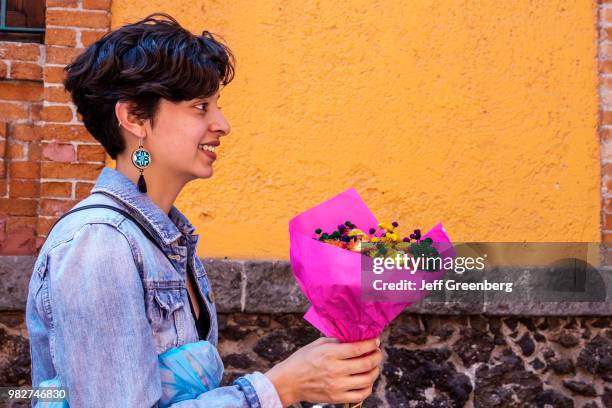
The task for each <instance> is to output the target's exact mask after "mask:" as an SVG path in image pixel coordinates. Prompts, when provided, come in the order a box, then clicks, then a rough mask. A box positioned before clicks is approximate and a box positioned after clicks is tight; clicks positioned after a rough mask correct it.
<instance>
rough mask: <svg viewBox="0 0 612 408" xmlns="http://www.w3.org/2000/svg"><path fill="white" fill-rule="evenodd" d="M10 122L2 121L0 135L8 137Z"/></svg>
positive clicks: (0, 122)
mask: <svg viewBox="0 0 612 408" xmlns="http://www.w3.org/2000/svg"><path fill="white" fill-rule="evenodd" d="M7 130H8V123H7V122H3V121H0V137H6V135H8V131H7Z"/></svg>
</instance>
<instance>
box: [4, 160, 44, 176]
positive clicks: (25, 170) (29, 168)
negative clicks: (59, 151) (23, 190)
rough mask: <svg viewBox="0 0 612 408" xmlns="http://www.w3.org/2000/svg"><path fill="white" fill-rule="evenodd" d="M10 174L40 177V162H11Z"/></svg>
mask: <svg viewBox="0 0 612 408" xmlns="http://www.w3.org/2000/svg"><path fill="white" fill-rule="evenodd" d="M9 174H10V175H11V178H23V179H30V180H32V179H38V178H39V177H40V164H39V163H31V162H10V163H9Z"/></svg>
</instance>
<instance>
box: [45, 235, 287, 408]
mask: <svg viewBox="0 0 612 408" xmlns="http://www.w3.org/2000/svg"><path fill="white" fill-rule="evenodd" d="M48 259H49V264H48V265H49V268H50V269H49V270H48V271H47V272H48V273H49V279H50V281H49V286H48V287H49V294H48V296H49V298H50V299H51V302H50V305H51V308H50V309H51V321H52V329H51V336H50V337H51V344H50V346H51V350H52V355H53V356H54V358H53V362H54V365H55V370H56V372H57V375H58V377H59V381H60V383H61V385H62V386H63V387H66V388H67V389H68V402H69V405H70V407H71V408H78V407H92V408H93V407H156V406H157V404H158V401H159V399H160V398H161V393H162V389H161V379H160V372H159V366H158V360H157V353H156V348H155V344H154V338H153V332H152V329H151V326H150V324H149V321H148V319H147V316H146V311H145V303H144V301H143V299H144V289H143V284H142V280H141V277H140V273H139V268H138V266H137V263H136V260H137V259H138V256H137V255H136V254H135V253H134V252H133V246H132V245H131V243H130V241H129V239H128V237H127V236H126V235H124V233H123V232H122V231H121V230H119V229H117V228H116V227H115V226H112V225H109V224H104V223H88V224H85V225H84V226H83V227H81V228H80V229H79V230H78V231H77V232H76V233H75V235H74V237H73V238H72V239H71V240H70V241H67V242H64V243H61V244H59V245H57V246H55V247H54V248H53V249H51V250H50V251H49V258H48ZM171 406H172V407H177V408H191V407H193V408H198V407H207V408H230V407H231V408H234V407H236V408H279V407H282V405H281V402H280V399H279V397H278V393H277V392H276V389H275V388H274V385H273V384H272V383H271V382H270V381H269V380H268V379H267V377H266V376H265V375H263V374H262V373H260V372H254V373H252V374H248V375H245V376H242V377H240V378H238V379H236V380H235V381H234V383H233V385H231V386H224V387H218V388H215V389H213V390H210V391H207V392H205V393H202V394H200V395H199V396H198V398H197V399H193V400H184V401H181V402H178V403H175V404H173V405H171Z"/></svg>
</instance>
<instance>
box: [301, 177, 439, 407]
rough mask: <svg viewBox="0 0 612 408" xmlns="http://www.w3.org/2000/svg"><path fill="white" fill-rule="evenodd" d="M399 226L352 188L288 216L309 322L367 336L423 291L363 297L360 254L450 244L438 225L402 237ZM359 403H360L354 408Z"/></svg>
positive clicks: (330, 332) (353, 336) (430, 251)
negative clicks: (397, 298) (408, 296)
mask: <svg viewBox="0 0 612 408" xmlns="http://www.w3.org/2000/svg"><path fill="white" fill-rule="evenodd" d="M347 219H348V220H349V221H346V220H347ZM341 222H343V224H339V223H341ZM398 225H399V224H398V223H393V224H384V223H382V224H381V223H379V222H378V221H377V220H376V218H375V217H374V215H373V214H372V213H371V212H370V210H369V209H368V207H367V206H366V205H365V203H364V202H363V200H362V199H361V197H360V196H359V194H357V191H355V189H349V190H347V191H345V192H343V193H341V194H338V195H337V196H335V197H333V198H331V199H330V200H328V201H325V202H323V203H322V204H319V205H317V206H316V207H313V208H311V209H309V210H307V211H305V212H303V213H301V214H299V215H297V216H295V217H294V218H293V219H291V221H290V222H289V237H290V262H291V267H292V272H293V274H294V276H295V278H296V281H297V283H298V285H299V287H300V289H301V290H302V291H303V293H304V294H305V296H306V297H307V298H308V300H309V301H310V304H311V306H310V308H309V309H308V311H307V312H306V314H305V315H304V318H305V319H306V320H307V321H308V322H310V323H311V324H312V325H313V326H314V327H316V328H317V329H319V330H320V331H321V332H322V333H323V334H325V335H326V336H328V337H335V338H337V339H338V340H339V341H341V342H355V341H361V340H367V339H371V338H375V337H378V336H379V335H380V334H381V333H382V331H383V330H384V329H385V327H386V326H387V325H388V324H389V323H390V322H391V321H392V320H393V319H394V318H395V317H396V316H397V315H398V314H399V313H401V312H402V311H403V310H404V309H405V308H406V307H407V306H409V305H410V304H412V303H414V302H416V301H419V300H421V299H422V298H424V297H425V296H426V295H427V291H415V292H413V294H412V296H413V298H412V300H414V302H406V301H401V302H388V301H363V300H362V273H361V271H362V265H363V258H368V259H372V257H385V258H386V257H392V256H395V255H399V254H402V255H403V254H410V255H411V256H422V255H423V254H426V255H428V256H433V257H435V256H439V255H440V253H441V252H442V251H444V250H446V249H448V245H450V239H449V237H448V235H447V234H446V231H445V230H444V227H443V226H442V224H437V225H436V226H435V227H434V228H433V229H432V230H430V231H429V232H427V233H426V234H423V235H421V231H420V230H418V229H415V230H414V232H413V233H412V234H411V235H409V236H407V237H402V238H401V239H400V236H399V234H398V232H397V230H396V228H397V227H398ZM375 226H378V229H377V228H376V227H375ZM358 227H362V228H361V229H360V228H358ZM365 228H367V231H368V233H366V232H364V229H365ZM330 231H333V232H330ZM440 245H442V247H441V246H440ZM418 272H419V273H416V274H411V275H407V277H408V278H410V279H413V280H415V281H416V280H433V279H437V278H438V277H440V276H441V275H442V274H443V273H444V271H441V270H440V271H422V270H421V271H418ZM348 406H349V405H348V404H346V405H345V407H348ZM358 406H361V403H360V404H357V405H356V406H355V407H358Z"/></svg>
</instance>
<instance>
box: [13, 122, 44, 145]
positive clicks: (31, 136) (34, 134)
mask: <svg viewBox="0 0 612 408" xmlns="http://www.w3.org/2000/svg"><path fill="white" fill-rule="evenodd" d="M40 134H41V127H40V126H36V125H29V124H22V123H16V124H14V125H12V129H11V137H12V138H13V139H17V140H24V141H34V140H39V139H40Z"/></svg>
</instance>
